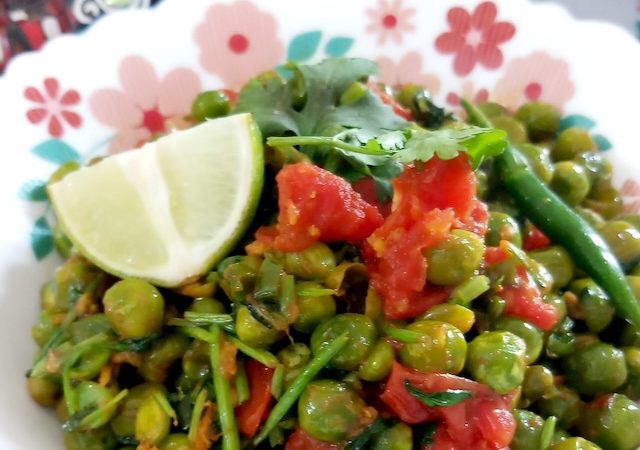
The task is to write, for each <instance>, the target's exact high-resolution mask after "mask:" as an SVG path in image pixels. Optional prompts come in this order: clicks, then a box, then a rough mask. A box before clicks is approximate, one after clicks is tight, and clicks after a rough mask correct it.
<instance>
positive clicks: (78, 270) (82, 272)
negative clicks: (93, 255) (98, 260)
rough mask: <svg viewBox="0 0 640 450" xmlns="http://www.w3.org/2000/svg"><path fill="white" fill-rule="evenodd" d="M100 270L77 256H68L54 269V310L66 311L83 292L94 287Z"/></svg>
mask: <svg viewBox="0 0 640 450" xmlns="http://www.w3.org/2000/svg"><path fill="white" fill-rule="evenodd" d="M99 276H101V275H100V271H99V270H98V269H96V268H95V267H93V266H90V265H89V264H88V263H87V262H86V261H85V260H83V259H81V258H79V257H73V258H69V259H68V260H67V261H65V262H64V264H63V265H61V266H60V267H58V268H57V269H56V272H55V275H54V280H55V283H56V289H55V293H56V300H55V311H56V312H66V311H68V310H69V308H71V307H72V306H73V305H74V304H75V301H76V300H77V299H78V298H79V297H80V296H81V295H82V294H83V293H85V292H88V291H89V290H90V289H92V288H95V284H96V281H97V278H98V277H99Z"/></svg>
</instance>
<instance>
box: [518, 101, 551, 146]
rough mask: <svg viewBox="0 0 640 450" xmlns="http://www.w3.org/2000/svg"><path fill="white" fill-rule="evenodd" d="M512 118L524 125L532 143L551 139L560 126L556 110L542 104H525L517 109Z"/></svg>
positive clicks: (546, 104)
mask: <svg viewBox="0 0 640 450" xmlns="http://www.w3.org/2000/svg"><path fill="white" fill-rule="evenodd" d="M514 117H515V118H516V119H518V120H519V121H520V122H522V123H523V124H524V126H525V127H526V129H527V133H528V135H529V138H530V139H531V141H532V142H541V141H545V140H547V139H551V138H552V137H553V136H554V135H555V134H556V131H557V130H558V126H559V125H560V113H559V112H558V110H557V109H556V108H555V106H553V105H550V104H548V103H543V102H529V103H525V104H524V105H522V106H521V107H520V108H518V110H517V111H516V113H515V115H514Z"/></svg>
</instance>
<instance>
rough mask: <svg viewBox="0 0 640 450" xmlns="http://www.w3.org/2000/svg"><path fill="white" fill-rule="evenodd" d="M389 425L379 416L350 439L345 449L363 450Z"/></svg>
mask: <svg viewBox="0 0 640 450" xmlns="http://www.w3.org/2000/svg"><path fill="white" fill-rule="evenodd" d="M387 427H388V425H387V424H386V423H385V421H384V420H382V419H380V418H379V417H378V418H377V419H376V420H374V421H373V423H372V424H371V425H369V426H368V427H367V428H366V429H365V430H364V431H363V432H362V433H360V434H359V435H358V436H356V437H355V439H353V440H352V441H350V442H349V443H348V444H347V446H346V447H345V450H362V449H364V448H366V446H367V444H368V443H369V441H371V439H373V437H374V436H375V435H377V434H379V433H381V432H382V431H384V430H385V429H386V428H387Z"/></svg>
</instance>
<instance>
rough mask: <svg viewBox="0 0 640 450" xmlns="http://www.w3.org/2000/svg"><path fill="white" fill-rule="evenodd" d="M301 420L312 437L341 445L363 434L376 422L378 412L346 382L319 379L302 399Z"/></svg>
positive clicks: (299, 408) (300, 401)
mask: <svg viewBox="0 0 640 450" xmlns="http://www.w3.org/2000/svg"><path fill="white" fill-rule="evenodd" d="M298 418H299V420H300V427H301V428H302V429H303V430H304V431H305V432H306V433H307V434H309V435H310V436H313V437H314V438H316V439H318V440H320V441H324V442H341V441H344V440H347V439H350V438H353V437H355V436H357V435H358V434H360V433H361V432H362V431H363V430H364V429H365V428H366V427H367V425H368V424H369V423H371V422H372V421H373V420H374V419H375V410H374V409H373V408H370V407H368V406H367V405H366V403H365V402H364V400H362V398H360V396H358V394H356V393H355V392H354V391H353V390H352V389H351V388H349V387H348V386H347V385H346V384H345V383H340V382H338V381H334V380H317V381H313V382H311V383H309V385H308V386H307V388H306V389H305V390H304V392H303V393H302V395H301V396H300V400H299V401H298Z"/></svg>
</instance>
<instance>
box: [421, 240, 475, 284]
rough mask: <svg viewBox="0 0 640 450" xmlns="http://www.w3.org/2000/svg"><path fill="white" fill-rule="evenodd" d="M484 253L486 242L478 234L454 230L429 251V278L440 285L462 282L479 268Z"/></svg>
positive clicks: (427, 256) (427, 255)
mask: <svg viewBox="0 0 640 450" xmlns="http://www.w3.org/2000/svg"><path fill="white" fill-rule="evenodd" d="M483 255H484V242H482V239H481V238H480V237H479V236H478V235H477V234H475V233H471V232H470V231H465V230H453V231H452V232H451V233H450V234H449V236H448V237H447V239H446V240H445V241H444V242H443V243H441V244H440V245H438V246H436V247H434V248H433V249H431V250H429V251H428V252H427V254H426V258H427V279H428V280H429V281H430V282H432V283H434V284H439V285H447V286H451V285H457V284H460V283H462V282H463V281H465V280H466V279H467V278H469V277H471V276H472V275H473V274H474V273H475V271H476V270H478V268H479V267H480V264H481V263H482V257H483Z"/></svg>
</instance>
